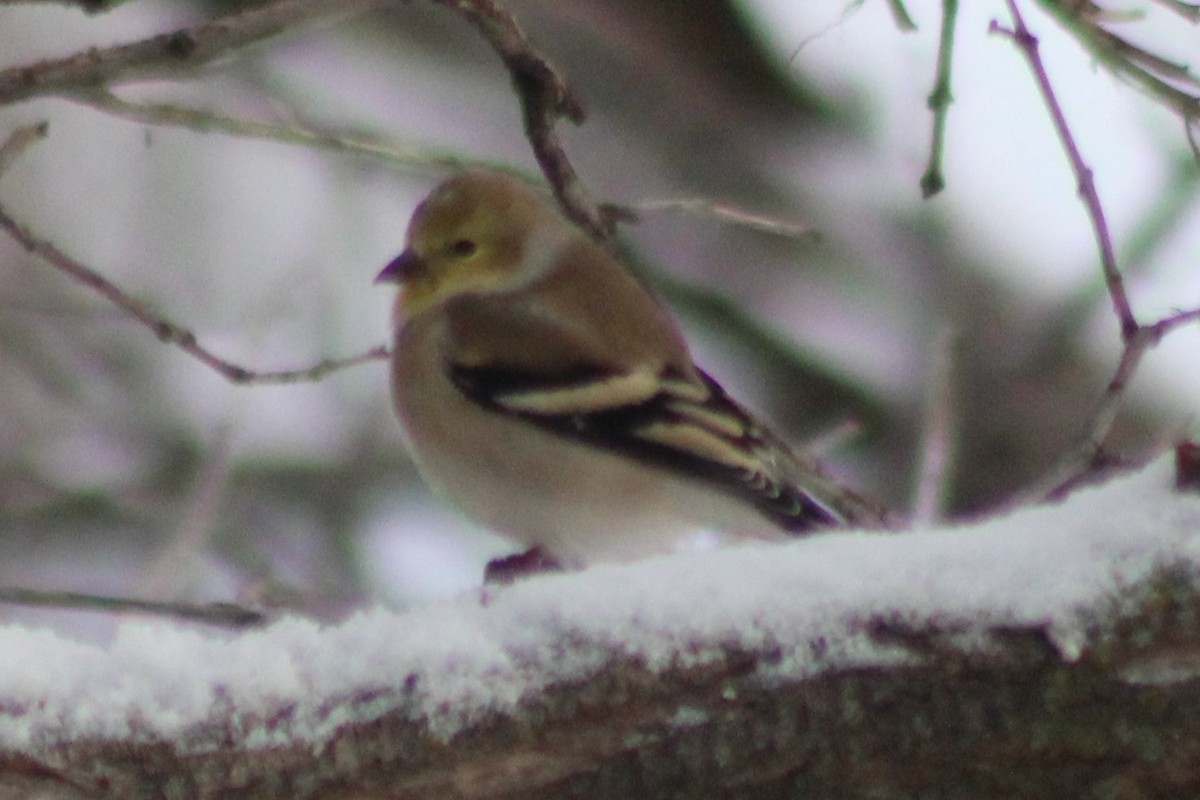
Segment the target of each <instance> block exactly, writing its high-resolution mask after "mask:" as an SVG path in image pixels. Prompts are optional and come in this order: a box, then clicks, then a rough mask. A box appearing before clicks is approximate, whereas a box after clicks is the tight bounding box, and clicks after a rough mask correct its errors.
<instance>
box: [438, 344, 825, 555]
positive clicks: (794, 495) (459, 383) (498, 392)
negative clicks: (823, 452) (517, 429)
mask: <svg viewBox="0 0 1200 800" xmlns="http://www.w3.org/2000/svg"><path fill="white" fill-rule="evenodd" d="M700 375H701V377H702V378H703V380H704V382H705V385H706V388H707V396H706V397H704V398H703V399H702V400H694V399H691V398H682V397H681V396H680V395H679V394H676V393H674V392H671V391H670V390H669V386H670V384H671V382H672V381H681V380H683V376H681V375H678V374H672V372H671V370H669V369H668V370H667V371H666V372H665V373H664V374H663V375H662V376H660V377H661V378H662V382H663V388H662V389H661V390H660V391H658V392H657V393H655V394H653V395H651V396H649V397H647V398H643V399H639V400H638V401H637V402H631V403H625V404H621V405H615V406H611V407H606V408H600V409H594V408H593V409H589V410H587V411H586V412H583V413H540V412H535V411H528V410H520V409H514V408H510V407H508V406H506V405H505V403H504V398H505V395H512V394H515V393H521V392H533V391H556V390H564V391H565V390H573V389H579V388H585V387H586V386H588V385H589V384H593V383H595V382H598V381H603V380H605V379H606V378H613V377H617V375H616V373H613V372H611V371H609V370H605V369H603V368H601V367H597V366H595V365H592V364H587V365H580V366H579V367H577V368H575V369H571V370H567V371H566V372H565V373H564V372H562V371H558V372H556V373H555V375H554V376H553V377H552V378H551V377H548V376H546V375H543V374H536V373H531V372H525V371H521V370H517V369H510V368H505V367H495V366H489V367H476V366H464V365H451V366H450V378H451V380H452V381H453V383H454V385H455V386H456V387H458V389H459V391H461V392H462V393H463V394H464V395H466V396H467V397H468V398H469V399H471V400H472V401H474V402H476V403H478V404H479V405H480V406H482V407H484V408H487V409H489V410H492V411H495V412H496V413H503V414H505V415H507V416H510V417H515V418H519V419H521V420H523V421H525V422H528V423H529V424H531V425H534V426H536V427H538V428H541V429H542V430H546V431H550V432H553V433H555V434H558V435H560V436H564V437H567V438H570V439H573V440H576V441H579V442H583V443H585V444H588V445H590V446H592V447H596V448H599V449H602V450H605V451H607V452H615V453H620V454H621V455H623V456H625V457H627V458H631V459H634V460H636V461H639V462H641V463H644V464H650V465H654V466H657V467H661V468H665V469H667V470H670V471H672V472H674V473H676V474H677V475H680V476H684V477H688V478H693V479H697V480H700V481H702V482H704V483H706V484H708V485H709V486H711V487H713V488H714V489H716V490H718V491H721V492H724V493H725V494H728V495H730V496H732V497H734V498H736V499H738V500H741V501H742V502H745V503H747V504H749V505H751V506H753V507H754V508H755V509H757V510H758V511H759V512H760V513H761V514H763V515H764V516H765V517H767V518H768V519H769V520H771V521H772V522H774V523H775V524H776V525H778V526H779V527H781V528H783V529H784V530H788V531H792V532H801V531H806V530H810V529H812V528H815V527H822V526H827V525H834V524H837V523H838V522H839V521H840V520H839V518H838V517H837V516H836V515H835V514H834V513H833V512H832V511H831V510H830V509H828V508H827V507H826V506H824V505H823V504H821V503H819V502H817V501H816V500H815V499H814V498H813V497H812V496H811V495H810V494H809V493H808V492H806V491H804V489H802V488H801V487H800V486H798V485H796V484H795V483H794V482H793V481H791V480H789V479H786V478H784V477H780V476H777V475H775V474H771V473H773V472H777V470H772V471H771V472H768V471H767V470H766V469H765V468H760V467H758V466H753V463H754V462H753V461H749V462H745V461H744V463H735V460H734V459H730V460H728V461H727V460H722V459H719V458H714V457H710V456H709V455H706V454H704V453H697V452H694V451H692V450H689V449H686V448H684V447H681V446H677V445H675V444H672V443H671V442H669V441H661V440H655V439H653V438H648V437H647V435H646V432H647V431H648V429H650V426H654V425H660V426H661V425H663V424H665V425H667V426H672V425H689V424H690V425H693V426H696V427H698V428H701V429H702V430H703V432H704V433H705V434H706V435H708V436H710V437H715V438H716V439H719V440H720V441H721V442H723V443H725V444H728V445H729V446H731V447H732V448H733V449H735V450H738V451H741V452H744V453H754V454H757V453H763V452H769V451H771V450H777V449H779V448H786V445H783V444H782V443H781V442H778V441H776V440H775V439H774V438H773V437H771V435H770V433H769V432H767V431H765V430H764V429H763V428H762V426H761V425H760V424H758V423H757V422H756V421H755V420H754V418H753V417H751V416H750V415H749V414H748V413H747V412H746V411H745V410H744V409H743V408H742V407H741V406H739V405H738V404H737V403H736V402H734V401H733V400H732V399H731V398H730V397H729V396H728V395H727V394H726V393H725V390H724V389H722V388H721V386H720V384H718V383H717V382H716V381H715V380H713V379H712V378H711V377H709V376H708V375H706V374H704V373H703V372H701V373H700ZM689 410H693V411H694V412H695V413H692V414H689V413H687V412H688V411H689ZM714 414H715V415H716V416H717V417H718V418H720V419H721V420H722V422H723V424H720V425H705V420H704V418H705V416H706V415H707V416H713V415H714ZM731 423H732V424H731Z"/></svg>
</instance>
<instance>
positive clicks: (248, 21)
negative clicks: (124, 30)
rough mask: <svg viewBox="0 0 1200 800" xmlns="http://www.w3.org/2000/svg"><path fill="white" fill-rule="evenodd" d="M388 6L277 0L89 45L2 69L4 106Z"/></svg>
mask: <svg viewBox="0 0 1200 800" xmlns="http://www.w3.org/2000/svg"><path fill="white" fill-rule="evenodd" d="M382 5H386V0H278V1H277V2H274V3H270V4H268V5H265V6H259V7H257V8H253V9H250V10H248V11H241V12H238V13H234V14H228V15H225V16H223V17H218V18H217V19H215V20H213V21H212V22H207V23H204V24H203V25H196V26H193V27H190V28H180V29H179V30H177V31H174V32H172V33H163V34H159V35H157V36H151V37H150V38H148V39H142V40H140V41H137V42H132V43H129V44H122V45H116V46H114V47H105V48H96V47H92V48H88V49H87V50H83V51H81V52H79V53H76V54H75V55H72V56H68V57H66V58H62V59H53V60H47V61H41V62H39V63H37V64H32V65H28V66H18V67H12V68H9V69H6V70H0V106H3V105H9V104H11V103H16V102H19V101H21V100H28V99H30V98H32V97H40V96H46V95H51V96H54V95H57V96H65V97H70V96H72V95H75V94H78V93H79V92H86V91H87V90H89V89H95V88H97V87H104V86H111V85H113V84H117V83H124V82H128V81H137V80H147V79H151V78H154V79H162V78H176V77H180V76H186V75H190V74H192V73H195V72H196V70H198V69H199V68H200V67H202V66H204V65H206V64H209V63H211V62H213V61H215V60H216V59H218V58H221V57H224V56H228V55H230V54H231V53H232V52H234V51H235V50H238V49H241V48H245V47H247V46H249V45H253V44H257V43H259V42H262V41H264V40H266V39H269V38H271V37H273V36H276V35H278V34H281V33H284V32H285V31H286V32H289V33H291V32H296V31H298V30H299V29H300V28H301V27H303V26H304V25H307V24H313V23H316V22H318V21H329V20H330V19H331V18H337V17H343V16H347V15H349V14H352V13H356V12H360V11H364V10H366V9H370V8H376V7H380V6H382Z"/></svg>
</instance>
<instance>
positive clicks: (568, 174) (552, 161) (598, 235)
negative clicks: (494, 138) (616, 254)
mask: <svg viewBox="0 0 1200 800" xmlns="http://www.w3.org/2000/svg"><path fill="white" fill-rule="evenodd" d="M436 1H437V2H439V3H440V4H441V5H444V6H446V7H448V8H451V9H453V10H455V11H457V12H458V13H459V14H461V15H462V16H463V17H464V18H465V19H466V20H467V21H468V22H470V23H471V24H472V25H474V26H475V29H476V30H478V31H479V33H480V34H481V35H482V36H483V38H484V39H486V40H487V42H488V44H490V45H491V46H492V49H493V50H495V51H496V54H497V55H499V56H500V59H501V61H503V62H504V66H505V67H506V68H507V69H508V73H509V76H510V77H511V78H512V82H513V88H514V89H515V90H516V93H517V98H518V99H519V100H520V103H521V113H522V116H523V119H524V123H525V136H526V138H528V139H529V143H530V145H531V146H532V147H533V154H534V156H535V157H536V158H537V161H538V165H539V166H541V168H542V173H543V174H545V176H546V180H547V181H549V182H550V186H551V187H552V188H553V189H554V196H555V197H556V198H557V199H558V203H559V205H560V206H561V207H562V209H563V212H564V213H565V214H566V215H567V217H568V218H570V219H571V220H573V221H574V222H575V223H576V224H578V225H580V226H581V227H583V228H584V230H586V231H588V233H590V234H591V235H592V236H593V237H594V238H595V239H597V240H599V241H608V240H609V239H610V238H611V236H612V232H613V225H614V222H615V220H614V219H612V218H611V217H607V216H606V215H605V214H604V213H603V211H602V210H601V208H600V206H598V205H597V204H596V202H595V201H594V200H593V199H592V197H591V195H590V194H589V193H588V191H587V189H586V188H585V187H584V185H583V183H582V182H581V181H580V180H579V176H578V175H577V174H576V172H575V168H574V167H573V166H572V165H571V161H570V159H569V158H568V157H567V153H566V150H565V149H564V148H563V144H562V140H561V139H560V138H559V136H558V132H557V130H556V128H555V126H556V124H557V122H558V120H559V119H560V118H562V117H566V118H567V119H569V120H570V121H571V122H574V123H575V124H576V125H578V124H580V123H582V122H583V117H584V112H583V105H582V104H581V103H580V102H579V99H578V98H577V97H576V96H575V93H574V92H573V91H572V90H571V87H570V86H569V85H568V84H567V82H566V79H565V78H563V77H562V76H561V75H560V74H559V73H558V71H557V70H555V69H554V67H553V66H551V64H550V62H549V61H547V60H546V59H545V58H544V57H542V56H541V55H540V54H539V53H537V52H536V51H535V50H534V49H533V48H532V46H531V45H530V44H529V40H528V39H526V38H525V34H524V33H523V32H522V31H521V28H520V27H519V26H518V25H517V21H516V20H515V19H514V18H513V16H512V15H511V14H509V13H508V12H507V11H505V10H504V9H503V8H501V7H500V6H499V5H497V4H496V3H495V2H493V0H436Z"/></svg>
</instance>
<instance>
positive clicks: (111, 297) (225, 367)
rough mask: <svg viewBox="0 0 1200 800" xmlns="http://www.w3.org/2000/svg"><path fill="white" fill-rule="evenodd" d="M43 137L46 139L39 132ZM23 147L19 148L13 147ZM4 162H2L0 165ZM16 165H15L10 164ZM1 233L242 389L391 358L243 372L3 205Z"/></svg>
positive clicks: (377, 354) (17, 137)
mask: <svg viewBox="0 0 1200 800" xmlns="http://www.w3.org/2000/svg"><path fill="white" fill-rule="evenodd" d="M46 129H47V128H46V125H45V123H41V124H39V125H36V126H33V128H32V130H33V131H34V134H33V135H32V138H34V139H36V138H40V136H44V135H45V133H46ZM30 130H31V129H30V128H23V129H21V130H18V131H17V132H16V133H15V134H13V136H12V137H10V138H9V140H8V142H6V143H5V144H4V145H0V153H5V152H11V151H12V150H15V149H24V147H27V146H28V144H29V139H30V137H31V134H30V132H29V131H30ZM38 131H40V134H38V133H37V132H38ZM14 141H15V142H17V144H16V145H13V144H12V142H14ZM3 160H4V158H3V157H0V161H3ZM9 160H11V159H9ZM0 229H3V230H4V231H5V232H6V233H7V234H8V235H9V236H10V237H12V238H13V239H14V240H15V241H16V242H17V243H18V244H20V245H21V246H22V247H24V248H25V249H26V250H27V251H29V252H30V253H32V254H34V255H36V256H38V257H39V258H41V259H42V260H44V261H46V262H47V263H49V264H50V265H51V266H52V267H54V268H55V269H57V270H59V271H61V272H64V273H66V275H67V276H68V277H70V278H71V279H72V280H75V281H77V282H79V283H82V284H83V285H84V286H87V287H88V288H90V289H92V290H93V291H95V292H96V293H97V294H99V295H101V296H102V297H104V298H105V299H107V300H108V301H109V302H111V303H112V304H113V305H115V306H116V307H117V308H119V309H121V310H122V311H123V312H125V314H126V315H128V316H129V317H131V318H132V319H134V320H135V321H137V322H139V323H141V324H142V325H144V326H146V327H147V328H149V329H150V330H151V331H153V332H154V335H155V336H157V337H158V338H159V339H160V340H161V341H163V342H166V343H168V344H173V345H175V346H177V347H179V349H181V350H183V351H184V352H185V353H187V354H188V355H190V356H192V357H193V358H196V359H198V360H199V361H201V362H202V363H204V364H205V365H207V366H209V367H211V368H212V369H214V370H216V371H217V372H219V373H220V374H221V375H222V376H223V377H224V378H225V379H227V380H228V381H230V382H231V383H237V384H263V383H297V382H302V381H316V380H320V379H321V378H323V377H325V376H326V375H328V374H329V373H330V372H333V371H335V370H339V369H344V368H346V367H351V366H355V365H357V364H362V363H366V362H368V361H375V360H377V359H383V358H386V357H387V348H386V347H383V346H382V345H381V346H378V347H373V348H371V349H370V350H367V351H366V352H363V353H359V354H358V355H355V356H350V357H348V358H341V359H325V360H323V361H320V362H318V363H316V364H314V365H312V366H309V367H304V368H302V369H293V370H279V371H273V372H263V371H257V370H251V369H247V368H246V367H241V366H238V365H237V364H234V363H232V362H230V361H226V360H225V359H223V358H221V357H219V356H217V355H215V354H213V353H212V352H211V351H210V350H208V349H207V348H205V347H203V346H202V345H201V344H200V343H199V342H198V341H197V340H196V335H195V334H194V333H192V332H191V331H190V330H188V329H187V328H183V327H180V326H179V325H176V324H175V323H173V322H170V321H169V320H167V319H165V318H163V317H161V316H158V315H156V314H155V313H154V312H152V311H151V310H150V309H149V308H148V307H147V306H146V305H145V304H144V303H142V302H140V301H138V300H135V299H134V298H133V297H130V296H129V295H128V294H126V293H125V292H124V291H122V290H121V288H120V287H119V286H117V285H116V284H114V283H113V282H112V281H110V280H108V279H107V278H105V277H104V276H103V275H101V274H100V273H98V272H96V271H95V270H93V269H91V268H90V267H87V266H85V265H84V264H82V263H81V262H79V261H76V260H75V259H73V258H71V257H70V256H68V255H67V254H66V253H64V252H62V251H61V250H59V249H58V248H57V247H55V246H54V245H53V244H52V243H50V242H49V241H46V240H44V239H39V238H38V237H37V236H35V235H34V234H33V233H32V232H31V231H30V230H29V229H28V228H26V227H25V226H23V225H21V224H20V223H19V222H17V221H16V220H15V219H13V217H12V216H10V215H9V213H8V211H7V210H6V209H5V208H4V207H3V206H2V205H0Z"/></svg>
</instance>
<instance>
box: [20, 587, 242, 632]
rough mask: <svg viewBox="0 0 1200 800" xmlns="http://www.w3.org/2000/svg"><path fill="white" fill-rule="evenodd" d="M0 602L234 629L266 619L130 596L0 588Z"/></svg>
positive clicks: (232, 608)
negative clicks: (146, 616)
mask: <svg viewBox="0 0 1200 800" xmlns="http://www.w3.org/2000/svg"><path fill="white" fill-rule="evenodd" d="M0 603H9V604H12V605H21V606H36V607H39V608H63V609H73V610H77V611H118V612H122V611H131V612H135V613H140V614H154V615H157V616H164V617H171V618H173V619H182V620H189V621H192V622H203V623H207V624H210V625H227V626H230V627H235V628H246V627H251V626H255V625H262V624H263V623H264V622H266V617H265V616H264V615H263V614H262V613H261V612H259V611H255V610H254V609H252V608H246V607H245V606H239V605H237V604H236V603H201V604H192V603H169V602H168V603H163V602H157V601H154V600H138V599H135V598H130V597H110V596H107V595H97V594H85V593H82V592H58V591H42V590H39V589H22V588H17V587H0Z"/></svg>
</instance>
